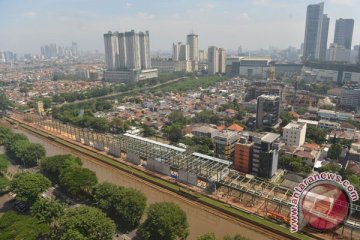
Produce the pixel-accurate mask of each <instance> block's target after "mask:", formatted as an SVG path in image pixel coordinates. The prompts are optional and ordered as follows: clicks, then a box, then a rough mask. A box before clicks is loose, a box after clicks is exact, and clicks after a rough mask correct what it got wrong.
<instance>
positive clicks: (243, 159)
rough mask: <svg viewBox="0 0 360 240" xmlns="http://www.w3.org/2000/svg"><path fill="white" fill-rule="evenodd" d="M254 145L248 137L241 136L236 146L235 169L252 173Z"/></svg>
mask: <svg viewBox="0 0 360 240" xmlns="http://www.w3.org/2000/svg"><path fill="white" fill-rule="evenodd" d="M253 146H254V143H253V142H251V141H249V137H248V136H241V137H240V140H239V142H237V143H236V144H235V153H234V169H236V170H238V171H240V172H242V173H250V166H251V162H252V154H253V152H252V151H253Z"/></svg>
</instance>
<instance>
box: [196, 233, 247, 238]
mask: <svg viewBox="0 0 360 240" xmlns="http://www.w3.org/2000/svg"><path fill="white" fill-rule="evenodd" d="M197 240H216V237H215V235H214V233H207V234H204V235H202V236H200V237H198V239H197ZM224 240H249V239H248V238H246V237H243V236H241V235H239V234H238V235H235V236H234V237H231V236H229V235H226V236H225V237H224Z"/></svg>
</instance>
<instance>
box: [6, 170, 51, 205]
mask: <svg viewBox="0 0 360 240" xmlns="http://www.w3.org/2000/svg"><path fill="white" fill-rule="evenodd" d="M50 186H51V182H50V180H49V179H47V178H46V177H44V176H43V175H41V174H38V173H30V172H24V173H18V174H16V175H15V176H14V178H13V179H12V180H11V183H10V191H11V192H13V193H15V194H16V197H15V198H16V200H18V201H21V202H23V203H25V204H28V205H31V204H32V203H34V202H35V201H36V200H37V198H38V196H39V195H40V193H42V192H44V191H45V190H47V189H48V188H49V187H50Z"/></svg>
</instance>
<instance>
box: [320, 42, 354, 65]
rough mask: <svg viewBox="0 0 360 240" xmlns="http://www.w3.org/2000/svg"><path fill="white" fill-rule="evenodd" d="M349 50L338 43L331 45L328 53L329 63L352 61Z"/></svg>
mask: <svg viewBox="0 0 360 240" xmlns="http://www.w3.org/2000/svg"><path fill="white" fill-rule="evenodd" d="M350 53H351V51H350V50H349V49H346V48H345V47H344V46H343V45H338V44H337V43H332V44H330V47H329V49H328V52H327V56H326V59H327V60H328V61H335V62H349V60H350Z"/></svg>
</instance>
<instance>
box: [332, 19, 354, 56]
mask: <svg viewBox="0 0 360 240" xmlns="http://www.w3.org/2000/svg"><path fill="white" fill-rule="evenodd" d="M353 31H354V19H342V18H340V19H338V20H336V24H335V35H334V43H337V44H338V45H342V46H344V47H345V49H351V43H352V37H353Z"/></svg>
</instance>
